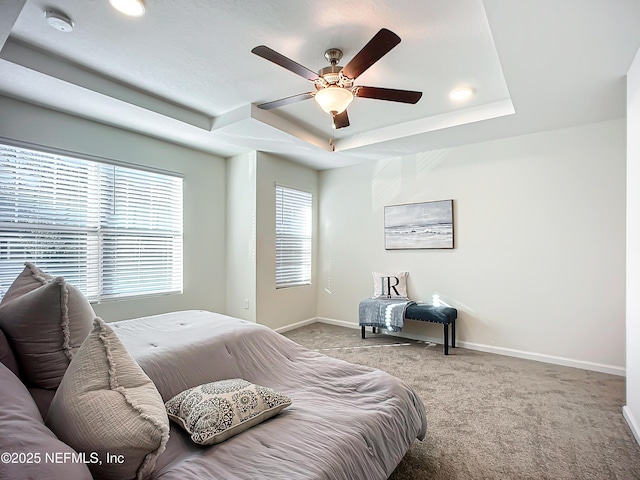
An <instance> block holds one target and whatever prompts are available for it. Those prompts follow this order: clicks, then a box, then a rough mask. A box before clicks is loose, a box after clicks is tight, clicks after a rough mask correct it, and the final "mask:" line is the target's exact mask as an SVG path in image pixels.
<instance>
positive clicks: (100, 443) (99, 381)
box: [47, 318, 169, 480]
mask: <svg viewBox="0 0 640 480" xmlns="http://www.w3.org/2000/svg"><path fill="white" fill-rule="evenodd" d="M47 426H48V427H49V428H51V430H52V431H53V432H54V433H55V434H56V435H58V438H60V440H62V441H63V442H65V443H66V444H67V445H69V446H71V447H73V448H74V449H76V450H77V451H78V452H86V454H87V455H89V454H90V452H97V453H98V455H99V456H100V460H101V461H102V463H101V464H100V463H99V462H98V463H91V464H89V465H88V466H89V469H90V470H91V473H92V474H93V475H94V477H95V478H100V479H104V480H111V479H113V480H128V479H138V480H141V479H143V478H145V477H146V476H148V475H149V474H150V473H151V471H152V470H153V467H154V466H155V463H156V459H157V457H158V455H160V454H161V453H162V452H163V451H164V449H165V447H166V444H167V441H168V440H169V418H168V417H167V412H166V410H165V408H164V403H163V401H162V397H160V394H159V393H158V390H157V389H156V387H155V385H154V384H153V382H152V381H151V380H150V379H149V377H147V375H146V374H145V373H144V372H143V371H142V369H141V368H140V366H139V365H138V364H137V363H136V361H135V360H134V359H133V358H132V357H131V355H129V353H128V352H127V351H126V349H125V347H124V346H123V345H122V342H121V341H120V339H119V338H118V337H117V335H116V334H115V333H114V332H113V330H112V329H111V327H109V326H108V325H107V324H106V323H104V322H103V321H102V320H101V319H100V318H96V319H95V320H94V328H93V330H92V332H91V333H90V334H89V336H88V337H87V339H86V340H85V341H84V343H83V344H82V347H81V348H80V350H78V352H77V353H76V354H75V356H74V357H73V360H72V361H71V365H69V368H68V369H67V373H65V375H64V378H63V379H62V382H61V383H60V386H59V387H58V390H57V392H56V395H55V397H53V401H52V402H51V406H50V407H49V413H48V414H47ZM107 452H108V453H109V455H111V458H119V459H121V460H122V462H111V463H107V462H106V461H105V458H106V454H107Z"/></svg>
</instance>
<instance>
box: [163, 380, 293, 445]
mask: <svg viewBox="0 0 640 480" xmlns="http://www.w3.org/2000/svg"><path fill="white" fill-rule="evenodd" d="M165 405H166V407H167V413H168V414H169V418H170V419H171V420H173V421H175V422H176V423H177V424H178V425H180V426H181V427H182V428H184V429H185V430H186V431H187V432H188V433H189V434H190V435H191V440H193V441H194V442H195V443H199V444H200V445H212V444H214V443H220V442H224V441H225V440H226V439H228V438H230V437H232V436H234V435H237V434H238V433H240V432H244V431H245V430H247V429H249V428H251V427H253V426H254V425H257V424H259V423H260V422H263V421H264V420H267V419H269V418H271V417H273V416H274V415H277V414H278V413H280V412H281V411H282V409H284V408H285V407H288V406H289V405H291V399H290V398H289V397H287V396H286V395H283V394H281V393H278V392H276V391H275V390H273V389H271V388H267V387H262V386H260V385H254V384H252V383H249V382H247V381H246V380H242V379H240V378H233V379H230V380H220V381H218V382H212V383H206V384H204V385H199V386H197V387H193V388H189V389H188V390H185V391H184V392H181V393H179V394H178V395H176V396H175V397H173V398H172V399H171V400H169V401H168V402H167V403H166V404H165Z"/></svg>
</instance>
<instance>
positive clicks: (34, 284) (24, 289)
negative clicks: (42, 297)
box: [0, 262, 53, 305]
mask: <svg viewBox="0 0 640 480" xmlns="http://www.w3.org/2000/svg"><path fill="white" fill-rule="evenodd" d="M24 265H25V267H24V270H23V271H22V272H21V273H20V275H18V276H17V277H16V279H15V280H14V281H13V283H12V284H11V286H10V287H9V289H8V290H7V291H6V293H5V294H4V297H2V300H1V301H0V305H2V304H3V303H6V302H10V301H11V300H13V299H14V298H18V297H21V296H22V295H24V294H25V293H29V292H30V291H32V290H35V289H36V288H38V287H41V286H42V285H44V284H46V283H48V282H50V281H51V280H53V277H52V276H51V275H49V274H48V273H45V272H43V271H42V270H40V269H39V268H38V267H36V266H35V265H34V264H33V263H30V262H26V263H25V264H24Z"/></svg>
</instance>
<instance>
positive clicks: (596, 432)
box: [284, 323, 640, 480]
mask: <svg viewBox="0 0 640 480" xmlns="http://www.w3.org/2000/svg"><path fill="white" fill-rule="evenodd" d="M369 330H370V329H369ZM284 335H285V336H287V337H289V338H291V339H292V340H294V341H296V342H298V343H300V344H301V345H304V346H306V347H307V348H310V349H312V350H318V351H320V352H322V353H324V354H326V355H329V356H332V357H336V358H341V359H343V360H347V361H349V362H353V363H359V364H362V365H369V366H372V367H376V368H380V369H382V370H385V371H387V372H389V373H391V374H393V375H395V376H397V377H399V378H401V379H402V380H404V381H405V382H407V383H408V384H409V385H411V386H412V387H413V388H414V389H415V390H416V391H417V392H418V394H419V395H420V397H421V398H422V400H423V402H424V404H425V406H426V409H427V420H428V423H429V427H428V432H427V437H426V438H425V440H424V441H422V442H419V441H417V440H416V441H415V442H414V444H413V445H412V447H411V449H410V450H409V452H408V453H407V454H406V456H405V458H404V459H403V460H402V462H401V463H400V464H399V465H398V467H397V468H396V470H395V471H394V472H393V474H392V475H391V477H389V478H390V479H391V480H405V479H406V480H423V479H425V480H426V479H429V480H445V479H447V480H449V479H474V480H475V479H501V480H502V479H516V480H520V479H536V480H538V479H550V480H551V479H553V480H559V479H567V480H576V479H594V480H595V479H597V480H608V479H620V480H630V479H640V447H639V446H638V444H637V443H636V441H635V439H634V438H633V435H632V433H631V431H630V429H629V427H628V425H627V423H626V422H625V420H624V418H623V417H622V407H623V405H624V398H625V397H624V395H625V394H624V378H623V377H618V376H614V375H607V374H604V373H597V372H591V371H587V370H580V369H577V368H569V367H560V366H556V365H551V364H547V363H541V362H534V361H530V360H522V359H518V358H513V357H506V356H501V355H494V354H489V353H483V352H477V351H473V350H466V349H462V348H455V349H453V350H450V355H449V356H446V357H445V356H444V355H443V354H442V345H434V344H427V343H422V342H416V341H412V340H404V339H401V338H397V337H392V336H389V335H380V334H378V335H373V334H371V333H367V338H366V339H365V340H362V339H361V338H360V331H359V330H355V329H349V328H343V327H337V326H333V325H326V324H321V323H316V324H313V325H309V326H306V327H302V328H299V329H296V330H292V331H289V332H286V333H285V334H284ZM394 345H395V346H394ZM358 480H366V479H358Z"/></svg>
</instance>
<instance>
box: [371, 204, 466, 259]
mask: <svg viewBox="0 0 640 480" xmlns="http://www.w3.org/2000/svg"><path fill="white" fill-rule="evenodd" d="M384 248H385V250H410V249H451V248H454V230H453V200H438V201H432V202H421V203H408V204H403V205H390V206H386V207H384Z"/></svg>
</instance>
